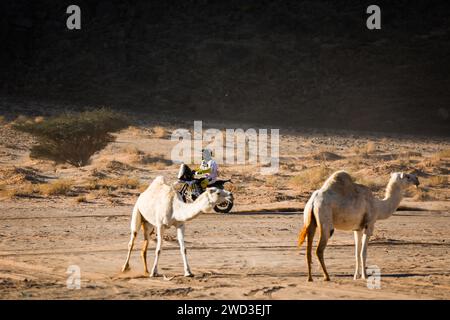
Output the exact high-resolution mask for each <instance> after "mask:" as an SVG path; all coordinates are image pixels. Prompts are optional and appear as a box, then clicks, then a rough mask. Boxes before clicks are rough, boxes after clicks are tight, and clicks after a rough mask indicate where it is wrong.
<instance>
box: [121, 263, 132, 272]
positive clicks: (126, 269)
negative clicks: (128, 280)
mask: <svg viewBox="0 0 450 320" xmlns="http://www.w3.org/2000/svg"><path fill="white" fill-rule="evenodd" d="M128 270H130V266H129V265H128V264H126V265H124V266H123V267H122V272H125V271H128Z"/></svg>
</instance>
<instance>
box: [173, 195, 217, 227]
mask: <svg viewBox="0 0 450 320" xmlns="http://www.w3.org/2000/svg"><path fill="white" fill-rule="evenodd" d="M208 206H209V202H208V198H207V196H206V194H205V193H204V194H202V195H200V196H199V197H198V198H197V199H196V200H195V201H194V202H192V203H185V202H183V201H181V200H180V199H178V198H176V199H174V204H173V207H174V217H175V220H177V221H189V220H192V219H194V218H195V217H196V216H198V215H199V214H200V213H202V212H204V211H205V210H206V208H207V207H208Z"/></svg>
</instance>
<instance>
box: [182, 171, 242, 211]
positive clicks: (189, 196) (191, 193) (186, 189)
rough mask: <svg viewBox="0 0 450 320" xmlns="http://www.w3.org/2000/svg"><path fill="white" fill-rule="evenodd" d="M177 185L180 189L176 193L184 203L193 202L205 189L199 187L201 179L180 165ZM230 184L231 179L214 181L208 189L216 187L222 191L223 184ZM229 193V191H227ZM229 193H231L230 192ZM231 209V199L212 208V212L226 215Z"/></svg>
mask: <svg viewBox="0 0 450 320" xmlns="http://www.w3.org/2000/svg"><path fill="white" fill-rule="evenodd" d="M177 178H178V184H179V185H181V189H180V190H179V191H178V192H179V193H180V195H181V197H182V198H183V201H184V202H194V201H195V199H197V198H198V196H199V195H201V194H202V193H203V192H205V189H203V188H202V187H201V185H200V181H201V179H199V178H196V177H195V171H193V170H191V169H190V168H189V167H188V166H187V165H185V164H181V166H180V170H179V172H178V177H177ZM227 182H228V183H231V179H227V180H216V181H215V182H214V183H212V184H210V185H208V188H211V187H216V188H218V189H222V190H224V189H225V187H224V185H225V183H227ZM227 191H229V190H227ZM230 193H231V192H230ZM232 208H233V197H231V198H229V199H226V200H224V201H223V202H221V203H218V204H217V205H215V206H214V211H216V212H218V213H228V212H230V211H231V209H232Z"/></svg>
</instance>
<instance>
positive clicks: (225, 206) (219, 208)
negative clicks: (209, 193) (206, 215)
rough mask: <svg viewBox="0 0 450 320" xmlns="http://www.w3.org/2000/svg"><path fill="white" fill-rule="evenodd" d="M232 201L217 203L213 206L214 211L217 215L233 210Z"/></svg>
mask: <svg viewBox="0 0 450 320" xmlns="http://www.w3.org/2000/svg"><path fill="white" fill-rule="evenodd" d="M233 204H234V203H233V201H230V200H225V201H224V202H221V203H218V204H217V205H215V206H214V211H215V212H218V213H228V212H230V211H231V209H232V208H233Z"/></svg>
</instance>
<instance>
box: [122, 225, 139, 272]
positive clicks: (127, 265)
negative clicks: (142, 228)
mask: <svg viewBox="0 0 450 320" xmlns="http://www.w3.org/2000/svg"><path fill="white" fill-rule="evenodd" d="M136 236H137V232H132V233H131V239H130V242H128V254H127V260H126V261H125V264H124V265H123V267H122V272H125V271H127V270H129V269H130V256H131V251H132V250H133V246H134V240H135V239H136Z"/></svg>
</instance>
